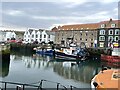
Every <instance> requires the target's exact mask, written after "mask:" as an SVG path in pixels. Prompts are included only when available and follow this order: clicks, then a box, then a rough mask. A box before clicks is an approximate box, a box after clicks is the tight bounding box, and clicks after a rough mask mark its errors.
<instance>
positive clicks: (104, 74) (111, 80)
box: [91, 69, 120, 90]
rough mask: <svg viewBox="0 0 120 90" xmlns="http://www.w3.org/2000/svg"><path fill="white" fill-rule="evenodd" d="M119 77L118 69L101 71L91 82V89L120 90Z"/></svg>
mask: <svg viewBox="0 0 120 90" xmlns="http://www.w3.org/2000/svg"><path fill="white" fill-rule="evenodd" d="M119 77H120V71H119V70H117V69H116V70H115V69H113V70H103V71H100V72H99V73H98V74H97V75H95V76H94V78H93V79H92V80H91V88H92V90H110V89H111V90H120V87H119V84H118V81H119Z"/></svg>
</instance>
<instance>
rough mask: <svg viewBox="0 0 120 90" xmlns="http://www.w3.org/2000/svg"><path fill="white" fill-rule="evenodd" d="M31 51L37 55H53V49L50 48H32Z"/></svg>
mask: <svg viewBox="0 0 120 90" xmlns="http://www.w3.org/2000/svg"><path fill="white" fill-rule="evenodd" d="M33 50H35V51H36V53H37V54H41V55H50V56H52V55H53V49H52V48H51V47H45V48H43V47H36V48H33Z"/></svg>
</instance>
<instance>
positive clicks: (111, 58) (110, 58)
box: [101, 54, 120, 63]
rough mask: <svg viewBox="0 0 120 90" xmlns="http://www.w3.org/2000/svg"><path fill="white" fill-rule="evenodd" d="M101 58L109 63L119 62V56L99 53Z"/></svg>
mask: <svg viewBox="0 0 120 90" xmlns="http://www.w3.org/2000/svg"><path fill="white" fill-rule="evenodd" d="M101 60H102V61H106V62H111V63H120V56H110V55H103V54H101Z"/></svg>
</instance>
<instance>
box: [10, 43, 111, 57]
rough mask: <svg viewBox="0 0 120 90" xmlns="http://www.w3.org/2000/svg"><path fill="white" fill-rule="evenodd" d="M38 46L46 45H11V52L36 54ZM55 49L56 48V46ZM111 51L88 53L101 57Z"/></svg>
mask: <svg viewBox="0 0 120 90" xmlns="http://www.w3.org/2000/svg"><path fill="white" fill-rule="evenodd" d="M38 46H44V48H45V45H38V44H16V43H14V44H10V50H13V51H20V52H26V51H27V52H31V53H35V51H34V50H33V48H35V47H38ZM54 47H55V46H54ZM108 50H109V49H106V48H87V51H88V52H89V53H90V56H91V57H96V56H97V57H100V55H101V54H109V55H110V54H111V52H109V53H108Z"/></svg>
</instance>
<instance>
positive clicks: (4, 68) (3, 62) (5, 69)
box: [0, 59, 10, 77]
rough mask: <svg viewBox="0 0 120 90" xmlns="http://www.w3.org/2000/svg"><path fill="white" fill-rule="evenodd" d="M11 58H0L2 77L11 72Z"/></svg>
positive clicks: (0, 75) (0, 73) (0, 74)
mask: <svg viewBox="0 0 120 90" xmlns="http://www.w3.org/2000/svg"><path fill="white" fill-rule="evenodd" d="M9 66H10V59H4V60H3V59H1V60H0V77H6V76H7V75H8V74H9Z"/></svg>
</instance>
